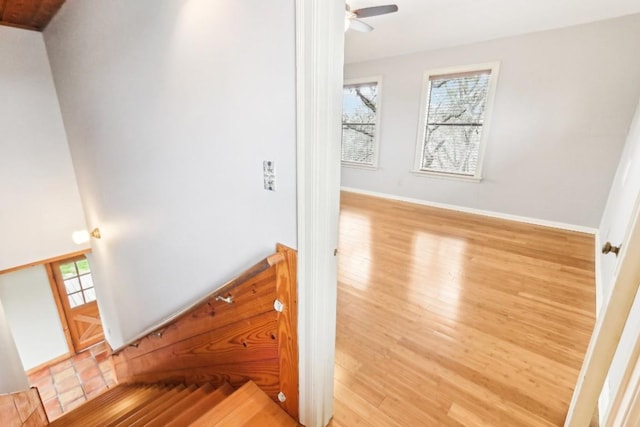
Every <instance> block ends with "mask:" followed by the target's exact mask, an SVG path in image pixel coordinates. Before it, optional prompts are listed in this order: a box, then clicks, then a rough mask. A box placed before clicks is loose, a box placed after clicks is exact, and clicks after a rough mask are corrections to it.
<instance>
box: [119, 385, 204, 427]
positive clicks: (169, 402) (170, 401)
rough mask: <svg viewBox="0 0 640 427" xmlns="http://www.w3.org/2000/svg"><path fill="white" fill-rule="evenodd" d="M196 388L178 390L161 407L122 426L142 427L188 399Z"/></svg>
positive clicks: (191, 386) (193, 386)
mask: <svg viewBox="0 0 640 427" xmlns="http://www.w3.org/2000/svg"><path fill="white" fill-rule="evenodd" d="M197 388H198V387H197V386H196V385H190V386H189V387H186V388H184V389H182V390H180V392H178V393H177V394H175V395H173V396H172V397H171V399H167V400H165V401H164V402H163V404H162V405H158V406H156V407H155V408H154V409H153V410H151V411H149V412H146V413H145V414H144V415H142V416H141V417H140V418H138V419H136V420H135V421H134V422H132V423H130V424H122V425H123V426H125V425H126V426H127V427H137V426H144V425H146V424H147V423H148V422H149V421H151V420H152V419H154V418H155V417H156V416H158V414H161V413H162V412H164V411H165V410H167V409H168V408H171V407H172V406H173V405H175V404H176V403H178V402H180V401H181V400H182V399H184V398H186V397H188V396H189V395H190V394H191V393H192V392H193V391H195V390H196V389H197Z"/></svg>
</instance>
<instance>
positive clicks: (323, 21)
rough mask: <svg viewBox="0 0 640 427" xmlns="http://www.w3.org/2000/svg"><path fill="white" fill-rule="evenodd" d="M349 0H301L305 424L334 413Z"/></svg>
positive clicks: (319, 425)
mask: <svg viewBox="0 0 640 427" xmlns="http://www.w3.org/2000/svg"><path fill="white" fill-rule="evenodd" d="M343 25H344V0H296V77H297V88H296V89H297V90H296V92H297V107H296V111H297V189H298V190H297V198H298V311H299V316H298V319H299V320H298V331H299V338H298V346H299V353H300V359H299V362H300V363H299V367H300V422H301V423H302V424H304V425H306V426H307V427H324V426H326V425H327V424H328V423H329V421H330V420H331V417H332V415H333V372H334V360H335V336H336V298H337V258H336V252H335V251H336V248H337V242H338V214H339V205H340V132H341V117H342V80H343V74H342V70H343V67H344V26H343Z"/></svg>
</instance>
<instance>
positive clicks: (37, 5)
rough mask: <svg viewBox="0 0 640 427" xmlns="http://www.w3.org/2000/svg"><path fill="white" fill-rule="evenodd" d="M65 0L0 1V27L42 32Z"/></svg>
mask: <svg viewBox="0 0 640 427" xmlns="http://www.w3.org/2000/svg"><path fill="white" fill-rule="evenodd" d="M64 2H65V0H0V25H6V26H10V27H16V28H23V29H27V30H35V31H42V30H43V29H44V28H45V27H46V26H47V25H48V24H49V22H51V19H52V18H53V17H54V16H55V14H56V13H57V12H58V10H60V8H61V7H62V5H63V4H64Z"/></svg>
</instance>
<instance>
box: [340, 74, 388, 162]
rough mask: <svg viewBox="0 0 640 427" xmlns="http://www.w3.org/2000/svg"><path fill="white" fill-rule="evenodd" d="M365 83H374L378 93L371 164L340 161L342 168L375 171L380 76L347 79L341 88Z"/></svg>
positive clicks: (379, 109)
mask: <svg viewBox="0 0 640 427" xmlns="http://www.w3.org/2000/svg"><path fill="white" fill-rule="evenodd" d="M365 83H375V84H376V86H377V89H376V90H377V92H378V94H377V99H376V133H375V135H374V137H373V162H371V163H356V162H348V161H347V162H344V161H341V163H342V166H345V167H357V168H361V169H370V170H377V169H378V161H379V159H380V123H381V120H380V118H381V117H382V102H381V101H382V76H372V77H358V78H354V79H347V80H345V81H344V83H343V84H342V87H343V88H344V86H348V85H358V84H365ZM343 97H344V95H343ZM343 101H344V100H343ZM341 105H342V104H341ZM341 118H342V116H341ZM340 141H342V134H341V135H340ZM340 159H341V160H342V154H341V155H340Z"/></svg>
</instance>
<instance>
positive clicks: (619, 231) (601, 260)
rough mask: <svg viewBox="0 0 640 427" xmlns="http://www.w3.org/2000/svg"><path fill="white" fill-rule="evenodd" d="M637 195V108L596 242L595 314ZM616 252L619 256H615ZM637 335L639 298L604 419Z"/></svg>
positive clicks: (606, 391)
mask: <svg viewBox="0 0 640 427" xmlns="http://www.w3.org/2000/svg"><path fill="white" fill-rule="evenodd" d="M639 195H640V104H638V108H637V109H636V113H635V116H634V119H633V122H632V124H631V127H630V129H629V134H628V136H627V141H626V144H625V147H624V150H623V153H622V156H621V159H620V163H619V165H618V170H617V172H616V176H615V178H614V181H613V185H612V187H611V192H610V194H609V199H608V201H607V206H606V208H605V211H604V214H603V217H602V222H601V224H600V228H599V234H598V241H599V244H600V247H601V248H604V245H605V244H607V243H608V244H609V245H610V246H611V247H612V248H611V250H610V251H609V252H608V253H603V251H599V252H598V254H597V259H596V262H597V264H598V267H599V268H598V269H597V270H598V272H599V277H598V288H599V289H598V290H599V297H598V305H599V307H598V312H599V313H601V312H602V309H603V307H604V304H606V302H607V301H608V299H609V295H610V293H611V289H612V287H613V284H614V281H615V278H616V277H617V275H618V270H619V268H620V265H619V261H620V259H621V255H622V252H623V251H624V250H625V241H626V240H627V239H628V233H629V231H630V226H631V221H632V219H633V218H634V216H635V211H636V209H637V208H638V202H639ZM616 248H619V249H618V253H617V254H616V253H615V251H616ZM638 332H640V298H639V297H636V299H635V301H634V304H633V307H632V309H631V313H630V315H629V319H628V321H627V325H626V327H625V330H624V332H623V334H622V337H621V339H620V343H619V345H618V349H617V350H616V355H615V356H614V359H613V362H612V364H611V368H610V370H609V375H608V376H607V380H606V383H605V386H604V388H603V392H602V395H601V397H600V404H599V406H600V413H601V416H604V415H605V414H606V412H607V409H608V407H609V406H610V403H611V400H612V397H613V395H614V394H615V392H616V390H617V388H618V386H619V384H620V381H621V378H622V375H623V372H624V367H625V366H626V363H627V360H628V358H629V356H630V354H631V352H632V349H633V345H634V342H635V339H636V337H637V336H638Z"/></svg>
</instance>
